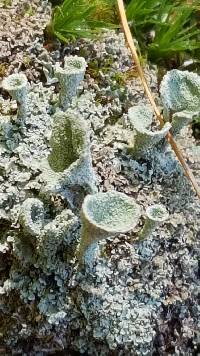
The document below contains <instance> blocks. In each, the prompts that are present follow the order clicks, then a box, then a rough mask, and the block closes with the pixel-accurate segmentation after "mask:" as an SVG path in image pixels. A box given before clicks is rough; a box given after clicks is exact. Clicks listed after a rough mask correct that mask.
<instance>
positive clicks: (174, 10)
mask: <svg viewBox="0 0 200 356" xmlns="http://www.w3.org/2000/svg"><path fill="white" fill-rule="evenodd" d="M198 5H200V3H199V0H197V1H196V0H195V1H193V4H187V3H186V2H183V0H162V1H158V0H130V1H128V4H127V9H126V12H127V17H128V20H129V23H130V26H131V30H132V33H133V34H134V36H135V38H136V39H137V41H138V43H139V47H140V49H141V51H142V53H143V54H144V53H145V54H146V53H147V56H148V59H150V60H152V61H154V62H162V61H163V60H164V61H165V60H167V61H169V60H170V62H171V61H175V62H176V63H177V62H179V60H180V58H181V55H182V54H184V53H186V52H190V53H191V52H193V51H194V50H196V49H198V48H200V42H199V36H200V30H199V29H198V28H197V17H196V13H197V9H198Z"/></svg>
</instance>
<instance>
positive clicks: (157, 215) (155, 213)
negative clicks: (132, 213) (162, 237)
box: [138, 204, 169, 241]
mask: <svg viewBox="0 0 200 356" xmlns="http://www.w3.org/2000/svg"><path fill="white" fill-rule="evenodd" d="M168 217H169V214H168V212H167V210H166V208H165V207H164V206H163V205H161V204H154V205H151V206H149V207H148V208H147V209H146V221H145V223H144V227H143V229H142V230H141V231H140V233H139V235H138V240H139V241H141V240H144V239H146V238H148V237H149V236H151V234H152V232H153V231H154V230H155V229H156V227H157V226H159V225H160V224H162V223H163V222H164V221H166V220H167V219H168Z"/></svg>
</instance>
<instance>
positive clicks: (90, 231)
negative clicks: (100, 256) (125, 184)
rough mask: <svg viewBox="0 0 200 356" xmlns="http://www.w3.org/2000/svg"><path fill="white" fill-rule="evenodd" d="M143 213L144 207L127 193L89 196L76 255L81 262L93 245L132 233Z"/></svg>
mask: <svg viewBox="0 0 200 356" xmlns="http://www.w3.org/2000/svg"><path fill="white" fill-rule="evenodd" d="M140 214H141V213H140V206H139V205H138V204H136V202H135V201H134V199H132V198H130V197H128V196H127V195H125V194H123V193H119V192H115V191H110V192H107V193H97V194H94V195H88V196H86V198H85V199H84V202H83V205H82V211H81V221H82V231H81V240H80V244H79V246H78V248H77V252H76V255H77V257H78V260H79V262H80V263H81V262H82V261H83V256H84V254H85V251H86V249H87V248H88V247H89V246H90V245H91V244H93V243H95V242H97V241H99V240H101V239H105V238H107V237H109V236H115V235H116V234H119V233H125V232H128V231H130V230H132V229H133V228H134V227H135V226H136V225H137V223H138V220H139V218H140Z"/></svg>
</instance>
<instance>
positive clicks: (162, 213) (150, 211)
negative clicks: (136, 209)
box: [146, 204, 169, 222]
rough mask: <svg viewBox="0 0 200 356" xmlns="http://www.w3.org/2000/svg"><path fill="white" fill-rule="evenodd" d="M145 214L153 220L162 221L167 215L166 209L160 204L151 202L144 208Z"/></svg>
mask: <svg viewBox="0 0 200 356" xmlns="http://www.w3.org/2000/svg"><path fill="white" fill-rule="evenodd" d="M156 212H159V214H158V215H157V216H155V213H156ZM146 215H147V217H148V218H149V219H151V220H153V221H155V222H163V221H165V220H167V219H168V217H169V213H168V211H167V209H166V208H165V206H163V205H161V204H153V205H150V206H148V208H147V209H146Z"/></svg>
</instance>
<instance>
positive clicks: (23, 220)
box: [19, 198, 44, 236]
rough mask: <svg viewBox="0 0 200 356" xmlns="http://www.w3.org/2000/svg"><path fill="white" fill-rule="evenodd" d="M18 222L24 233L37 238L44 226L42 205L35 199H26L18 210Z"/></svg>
mask: <svg viewBox="0 0 200 356" xmlns="http://www.w3.org/2000/svg"><path fill="white" fill-rule="evenodd" d="M19 222H20V224H21V225H22V226H23V228H24V232H26V233H28V234H30V235H32V236H37V235H39V234H40V231H41V229H42V228H43V225H44V205H43V202H42V201H41V200H39V199H36V198H28V199H26V200H25V201H24V202H23V204H22V206H21V209H20V213H19Z"/></svg>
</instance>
